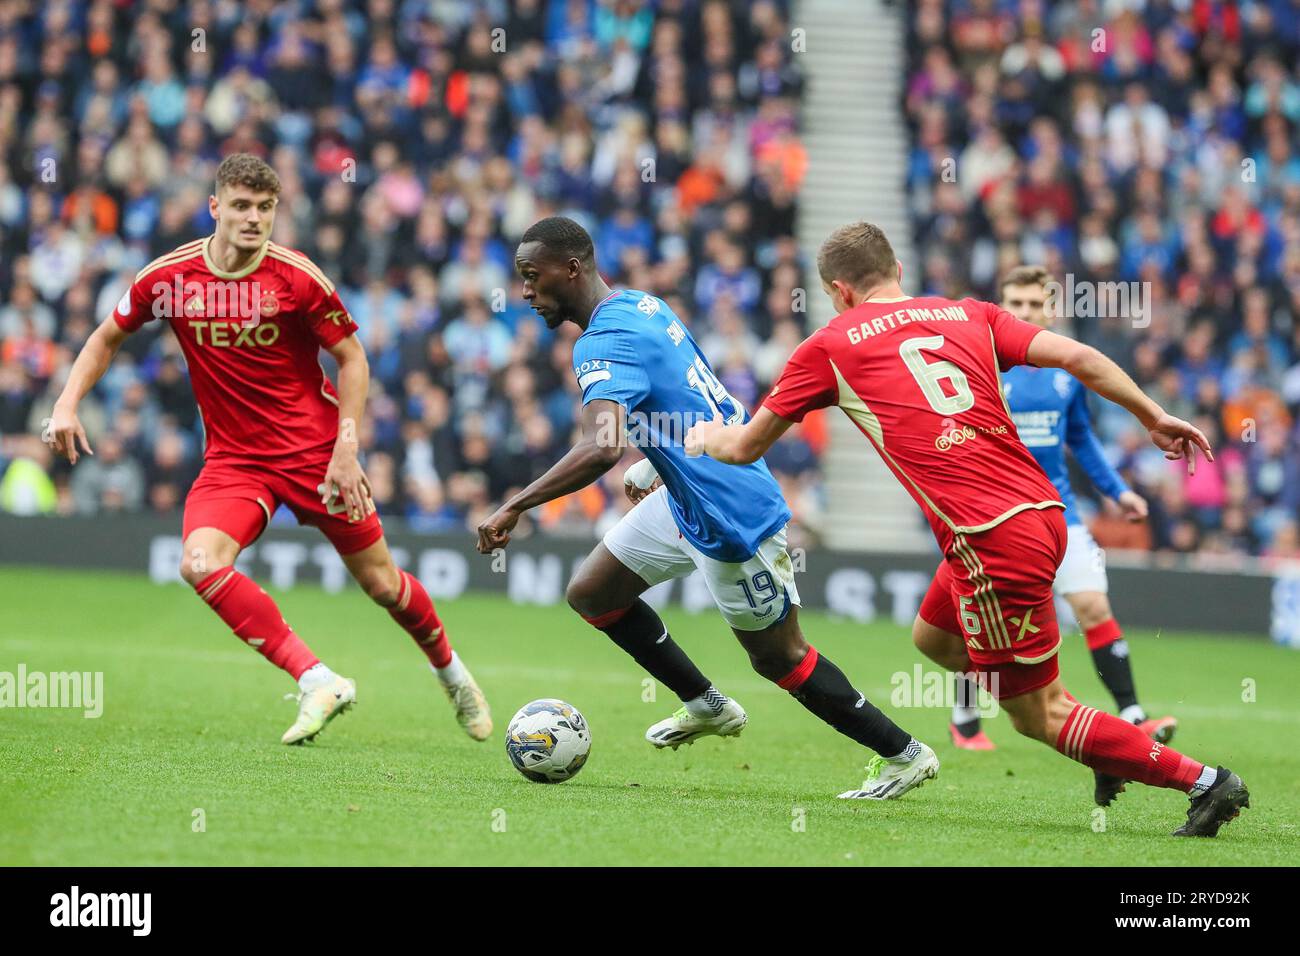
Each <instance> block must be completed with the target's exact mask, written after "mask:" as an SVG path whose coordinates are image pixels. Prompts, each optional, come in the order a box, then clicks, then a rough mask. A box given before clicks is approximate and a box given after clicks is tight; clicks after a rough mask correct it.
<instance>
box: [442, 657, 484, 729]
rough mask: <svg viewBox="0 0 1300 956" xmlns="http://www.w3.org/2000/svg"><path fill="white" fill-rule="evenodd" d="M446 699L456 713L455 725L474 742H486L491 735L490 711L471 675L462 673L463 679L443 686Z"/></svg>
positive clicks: (465, 672) (467, 672) (466, 672)
mask: <svg viewBox="0 0 1300 956" xmlns="http://www.w3.org/2000/svg"><path fill="white" fill-rule="evenodd" d="M442 689H443V690H445V691H446V692H447V699H448V700H450V701H451V706H452V709H453V710H455V711H456V723H458V724H460V727H461V730H463V731H465V733H467V734H469V735H470V736H471V737H473V738H474V739H475V740H487V739H488V737H489V736H491V734H492V711H491V710H490V709H489V708H488V702H487V698H486V697H484V696H483V692H482V691H481V690H479V687H478V684H477V683H476V682H475V681H474V677H473V675H471V674H470V672H469V671H468V670H466V671H464V678H463V679H462V680H461V681H459V682H458V683H455V684H443V685H442Z"/></svg>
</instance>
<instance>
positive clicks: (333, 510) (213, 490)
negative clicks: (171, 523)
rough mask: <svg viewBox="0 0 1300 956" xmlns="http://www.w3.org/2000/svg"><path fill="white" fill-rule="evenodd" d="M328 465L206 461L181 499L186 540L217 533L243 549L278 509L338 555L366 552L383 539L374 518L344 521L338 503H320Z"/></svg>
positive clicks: (343, 511) (316, 462)
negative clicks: (202, 531)
mask: <svg viewBox="0 0 1300 956" xmlns="http://www.w3.org/2000/svg"><path fill="white" fill-rule="evenodd" d="M329 462H330V460H329V456H328V455H326V456H325V457H323V458H301V459H294V460H291V461H288V462H275V463H274V464H271V463H267V462H258V461H252V460H250V459H230V458H216V459H212V460H209V461H207V462H205V463H204V465H203V470H202V471H201V472H199V477H198V479H197V480H196V481H195V482H194V485H193V487H191V488H190V493H189V495H188V496H187V497H186V499H185V522H184V531H183V532H182V534H183V535H184V537H186V538H188V537H189V536H190V532H191V531H193V530H194V529H195V528H217V529H218V530H220V531H224V532H225V533H226V534H228V535H230V536H231V537H232V538H234V539H235V540H236V541H238V542H239V546H240V547H241V548H246V547H248V546H249V545H250V544H252V543H253V542H254V541H256V540H257V539H258V537H259V536H260V535H261V534H262V532H263V531H264V530H266V526H267V524H268V523H269V522H270V520H271V515H273V514H275V509H276V508H278V507H279V506H280V505H282V504H283V505H285V506H287V507H288V508H289V510H290V511H292V512H293V513H294V515H295V517H297V519H298V523H299V524H310V525H315V526H316V527H318V528H320V529H321V531H323V532H324V533H325V537H327V538H329V539H330V541H331V542H332V543H333V545H334V547H335V549H336V550H337V551H338V553H339V554H352V553H353V552H355V551H360V550H362V549H363V548H368V547H370V546H371V545H372V544H374V543H375V542H376V541H378V540H379V539H380V538H381V537H383V534H384V529H383V527H382V526H381V525H380V523H379V515H378V514H376V513H373V512H372V513H371V514H369V515H367V516H366V517H364V518H361V519H360V520H357V521H349V520H348V516H347V513H346V509H345V508H344V506H343V502H342V500H341V499H339V498H337V497H335V498H332V499H331V500H330V502H329V504H328V505H326V504H323V503H322V502H321V494H322V492H321V490H320V488H321V485H322V484H323V483H324V481H325V471H326V470H327V469H328V468H329Z"/></svg>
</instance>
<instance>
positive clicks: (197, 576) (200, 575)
mask: <svg viewBox="0 0 1300 956" xmlns="http://www.w3.org/2000/svg"><path fill="white" fill-rule="evenodd" d="M180 573H181V580H182V581H184V582H185V583H186V584H188V585H189V586H190V587H197V586H198V583H199V582H200V581H202V580H203V579H204V578H205V577H207V576H208V572H207V571H206V570H205V571H198V570H195V563H194V562H193V561H191V560H190V559H189V558H188V557H183V558H181V566H180Z"/></svg>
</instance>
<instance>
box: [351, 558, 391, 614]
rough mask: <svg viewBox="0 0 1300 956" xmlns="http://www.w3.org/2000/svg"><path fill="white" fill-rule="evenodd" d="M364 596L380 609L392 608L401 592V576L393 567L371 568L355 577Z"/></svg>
mask: <svg viewBox="0 0 1300 956" xmlns="http://www.w3.org/2000/svg"><path fill="white" fill-rule="evenodd" d="M357 583H358V584H359V585H361V590H363V591H365V592H366V596H367V597H369V598H370V600H372V601H374V602H375V603H376V604H378V605H380V606H381V607H392V606H393V605H394V604H396V603H397V598H398V596H399V594H400V592H401V583H402V576H401V575H400V574H398V572H397V568H395V567H381V568H371V569H367V570H366V571H363V572H362V573H361V574H359V575H357Z"/></svg>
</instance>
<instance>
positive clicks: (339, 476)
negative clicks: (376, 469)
mask: <svg viewBox="0 0 1300 956" xmlns="http://www.w3.org/2000/svg"><path fill="white" fill-rule="evenodd" d="M336 495H337V497H338V498H339V499H341V500H342V502H343V509H344V510H345V511H346V512H347V514H348V520H349V521H360V520H362V519H363V518H365V517H367V516H369V515H370V514H372V513H373V512H374V510H375V502H374V498H373V493H372V492H371V490H370V479H369V478H367V477H366V473H365V472H364V471H363V470H362V469H361V463H360V462H359V461H357V455H356V452H354V451H339V450H335V452H334V455H333V457H331V458H330V464H329V468H328V469H326V471H325V490H324V491H323V492H322V493H321V504H329V500H330V498H332V497H335V496H336Z"/></svg>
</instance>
